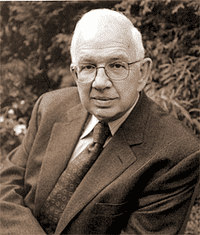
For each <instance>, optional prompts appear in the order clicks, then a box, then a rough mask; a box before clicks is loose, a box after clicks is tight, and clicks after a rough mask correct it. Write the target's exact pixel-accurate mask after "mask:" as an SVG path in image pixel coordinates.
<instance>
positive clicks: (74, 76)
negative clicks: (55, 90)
mask: <svg viewBox="0 0 200 235" xmlns="http://www.w3.org/2000/svg"><path fill="white" fill-rule="evenodd" d="M70 72H71V74H72V76H73V78H74V80H75V82H76V83H77V72H76V66H75V65H73V64H71V65H70Z"/></svg>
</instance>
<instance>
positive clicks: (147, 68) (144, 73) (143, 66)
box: [137, 58, 152, 91]
mask: <svg viewBox="0 0 200 235" xmlns="http://www.w3.org/2000/svg"><path fill="white" fill-rule="evenodd" d="M151 67H152V60H151V59H150V58H144V59H143V60H142V61H141V62H140V77H139V79H138V89H137V90H138V91H141V90H143V89H144V87H145V85H146V83H147V81H148V78H149V76H150V73H151Z"/></svg>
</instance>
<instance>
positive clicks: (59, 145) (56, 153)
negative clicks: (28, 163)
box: [35, 104, 88, 215]
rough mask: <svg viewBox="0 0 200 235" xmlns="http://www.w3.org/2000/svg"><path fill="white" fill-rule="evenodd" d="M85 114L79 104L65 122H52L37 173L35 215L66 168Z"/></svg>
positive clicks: (70, 112)
mask: <svg viewBox="0 0 200 235" xmlns="http://www.w3.org/2000/svg"><path fill="white" fill-rule="evenodd" d="M87 115H88V113H87V112H86V111H85V110H84V109H83V107H82V105H80V104H79V105H77V106H75V107H74V108H72V109H71V110H69V112H68V113H67V117H66V120H67V122H65V123H55V124H54V126H53V128H52V132H51V137H50V140H49V143H48V147H47V150H46V153H45V155H44V158H43V162H42V167H41V172H40V175H39V183H38V188H37V191H36V197H35V198H36V202H35V205H36V208H35V214H36V215H37V214H38V212H39V210H40V208H41V206H42V205H43V203H44V202H45V200H46V198H47V197H48V195H49V193H50V192H51V190H52V189H53V187H54V186H55V184H56V182H57V180H58V178H59V177H60V175H61V173H62V172H63V171H64V169H65V168H66V165H67V164H68V162H69V159H70V157H71V154H72V152H73V150H74V148H75V146H76V144H77V142H78V139H79V136H80V135H81V131H82V129H83V127H84V124H85V121H86V120H87Z"/></svg>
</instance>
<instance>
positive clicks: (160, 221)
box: [121, 150, 200, 235]
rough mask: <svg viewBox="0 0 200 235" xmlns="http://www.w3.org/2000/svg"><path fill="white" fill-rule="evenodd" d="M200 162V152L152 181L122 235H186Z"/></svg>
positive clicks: (196, 152)
mask: <svg viewBox="0 0 200 235" xmlns="http://www.w3.org/2000/svg"><path fill="white" fill-rule="evenodd" d="M199 159H200V151H199V150H197V151H195V152H194V153H192V154H190V155H189V156H188V157H187V158H185V159H184V160H182V161H181V162H180V163H179V164H177V165H176V166H174V167H172V168H171V169H170V170H169V171H168V172H166V173H165V174H162V175H161V176H160V177H158V178H156V179H155V180H154V181H152V182H151V183H150V184H149V185H148V186H147V187H146V189H145V190H144V191H143V193H142V195H141V198H140V199H139V209H138V210H137V211H135V212H133V213H132V214H131V215H130V218H129V221H128V224H127V227H126V228H125V229H124V230H123V231H122V233H121V234H144V235H146V234H154V235H160V234H165V235H174V234H180V235H183V234H184V231H185V227H186V225H187V221H188V218H189V215H190V212H191V208H192V206H193V203H194V200H195V198H196V196H197V193H198V187H199Z"/></svg>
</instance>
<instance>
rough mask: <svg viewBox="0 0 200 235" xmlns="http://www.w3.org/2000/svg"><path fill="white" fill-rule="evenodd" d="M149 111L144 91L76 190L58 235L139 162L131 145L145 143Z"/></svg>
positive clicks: (61, 220)
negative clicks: (131, 166)
mask: <svg viewBox="0 0 200 235" xmlns="http://www.w3.org/2000/svg"><path fill="white" fill-rule="evenodd" d="M148 110H149V108H148V100H147V99H146V96H145V95H144V94H142V95H141V98H140V100H139V101H138V103H137V105H136V107H135V109H134V110H133V111H132V113H131V114H130V115H129V117H128V118H127V120H126V121H125V122H124V123H123V124H122V126H121V127H120V128H119V129H118V131H117V132H116V134H115V135H114V136H113V137H112V139H111V141H110V142H109V143H108V145H107V146H106V147H105V149H104V150H103V152H102V153H101V155H100V156H99V157H98V159H97V160H96V162H95V163H94V165H93V166H92V167H91V169H90V170H89V171H88V173H87V175H86V176H85V177H84V179H83V180H82V182H81V183H80V185H79V186H78V188H77V189H76V191H75V193H74V194H73V196H72V198H71V199H70V201H69V202H68V204H67V206H66V208H65V210H64V212H63V214H62V216H61V218H60V220H59V223H58V226H57V229H56V232H55V234H60V233H61V232H62V231H63V230H64V229H65V227H66V226H67V224H68V223H69V222H70V221H71V220H72V219H73V217H74V216H75V215H76V214H77V213H78V212H79V211H80V210H81V209H83V207H84V206H86V205H87V204H88V203H89V202H90V201H91V200H93V198H94V197H95V196H96V195H97V194H98V193H99V192H100V191H101V190H102V189H103V188H105V187H106V186H107V185H109V184H110V183H111V182H112V181H114V180H115V179H116V178H117V177H119V176H120V175H121V174H122V173H123V172H124V171H125V170H126V169H127V168H128V167H129V166H130V165H131V164H133V163H134V162H135V161H136V157H135V155H134V153H133V151H132V150H131V146H133V145H136V144H140V143H142V142H143V139H144V130H145V123H146V120H147V117H148ZM137 166H138V164H136V170H137Z"/></svg>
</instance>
